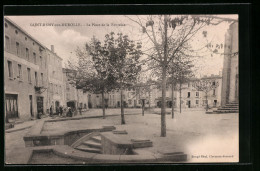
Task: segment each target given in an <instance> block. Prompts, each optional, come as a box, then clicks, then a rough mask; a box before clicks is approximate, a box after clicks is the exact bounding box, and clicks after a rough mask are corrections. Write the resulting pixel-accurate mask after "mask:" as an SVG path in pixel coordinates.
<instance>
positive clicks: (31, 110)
mask: <svg viewBox="0 0 260 171" xmlns="http://www.w3.org/2000/svg"><path fill="white" fill-rule="evenodd" d="M29 101H30V102H29V103H30V114H31V117H33V116H34V115H33V105H32V95H29Z"/></svg>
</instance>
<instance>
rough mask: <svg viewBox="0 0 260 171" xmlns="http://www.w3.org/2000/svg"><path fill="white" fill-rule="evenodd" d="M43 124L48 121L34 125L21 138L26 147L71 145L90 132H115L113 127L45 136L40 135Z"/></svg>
mask: <svg viewBox="0 0 260 171" xmlns="http://www.w3.org/2000/svg"><path fill="white" fill-rule="evenodd" d="M45 122H48V120H42V121H41V122H39V123H37V124H36V125H34V126H33V127H32V128H31V129H30V131H29V132H28V133H27V134H26V135H25V136H24V137H23V139H24V142H25V146H26V147H35V146H49V145H71V144H72V143H74V142H75V141H76V140H77V139H79V138H81V137H83V136H85V135H87V134H89V133H91V132H106V131H112V130H115V127H103V128H98V129H84V130H73V131H68V132H60V133H58V134H48V135H45V134H42V133H41V132H42V128H43V126H44V123H45ZM52 122H53V121H52Z"/></svg>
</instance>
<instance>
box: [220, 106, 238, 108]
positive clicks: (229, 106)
mask: <svg viewBox="0 0 260 171" xmlns="http://www.w3.org/2000/svg"><path fill="white" fill-rule="evenodd" d="M221 108H238V106H223V107H221Z"/></svg>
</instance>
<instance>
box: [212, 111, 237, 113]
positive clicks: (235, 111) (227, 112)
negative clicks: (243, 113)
mask: <svg viewBox="0 0 260 171" xmlns="http://www.w3.org/2000/svg"><path fill="white" fill-rule="evenodd" d="M213 112H216V113H238V112H239V111H238V110H213Z"/></svg>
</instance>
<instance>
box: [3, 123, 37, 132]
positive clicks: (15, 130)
mask: <svg viewBox="0 0 260 171" xmlns="http://www.w3.org/2000/svg"><path fill="white" fill-rule="evenodd" d="M32 126H33V125H30V126H26V127H23V128H18V129H14V130H11V129H8V130H5V133H11V132H17V131H21V130H24V129H27V128H31V127H32Z"/></svg>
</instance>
